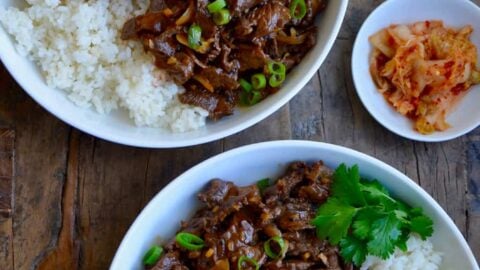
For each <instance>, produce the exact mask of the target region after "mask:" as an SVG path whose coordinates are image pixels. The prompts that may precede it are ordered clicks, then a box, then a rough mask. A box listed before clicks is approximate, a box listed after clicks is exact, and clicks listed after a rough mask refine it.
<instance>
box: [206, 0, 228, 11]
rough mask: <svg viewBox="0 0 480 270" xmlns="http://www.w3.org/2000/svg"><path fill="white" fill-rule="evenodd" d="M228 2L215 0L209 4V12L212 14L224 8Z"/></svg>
mask: <svg viewBox="0 0 480 270" xmlns="http://www.w3.org/2000/svg"><path fill="white" fill-rule="evenodd" d="M226 6H227V3H225V0H215V1H213V2H212V3H210V4H208V5H207V9H208V12H210V13H211V14H213V13H215V12H217V11H220V10H221V9H222V8H224V7H226Z"/></svg>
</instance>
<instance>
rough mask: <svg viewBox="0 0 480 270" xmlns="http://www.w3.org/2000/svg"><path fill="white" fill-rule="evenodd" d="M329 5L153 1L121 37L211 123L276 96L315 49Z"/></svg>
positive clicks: (266, 0) (311, 1)
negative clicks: (140, 49)
mask: <svg viewBox="0 0 480 270" xmlns="http://www.w3.org/2000/svg"><path fill="white" fill-rule="evenodd" d="M325 6H326V0H213V1H209V0H188V1H179V0H152V1H151V3H150V7H149V9H148V11H147V12H146V13H145V14H143V15H141V16H137V17H136V18H133V19H130V20H128V21H127V22H126V23H125V25H124V27H123V30H122V38H123V39H126V40H128V39H135V40H139V41H141V42H142V44H143V45H144V48H145V50H146V51H147V52H150V53H152V54H153V55H154V56H155V64H156V66H157V67H158V68H160V69H162V70H164V71H165V72H166V73H167V74H168V75H169V77H170V78H171V79H172V80H173V81H174V82H175V83H177V84H180V85H183V86H184V87H185V89H186V91H185V92H184V93H183V94H181V95H180V101H181V102H183V103H186V104H191V105H194V106H199V107H202V108H203V109H205V110H207V111H208V112H209V117H210V118H211V119H219V118H221V117H223V116H226V115H230V114H232V113H233V109H234V107H235V105H236V104H238V103H240V104H244V105H254V104H256V103H258V102H259V101H260V100H262V99H264V98H265V97H267V96H268V95H270V94H272V93H275V92H276V91H278V89H279V87H280V86H281V84H282V83H283V81H284V80H285V77H286V73H287V72H288V71H289V70H291V69H292V68H293V67H294V66H295V65H297V64H298V63H299V62H300V61H301V60H302V58H303V57H304V56H305V54H306V53H307V52H308V51H309V50H310V49H311V48H312V47H313V46H314V45H315V42H316V27H315V26H314V19H315V17H316V15H317V14H318V13H319V12H320V11H321V10H323V9H324V8H325Z"/></svg>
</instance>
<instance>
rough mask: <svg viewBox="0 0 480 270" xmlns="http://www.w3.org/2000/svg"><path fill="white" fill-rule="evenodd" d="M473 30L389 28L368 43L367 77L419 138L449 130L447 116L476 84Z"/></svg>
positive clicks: (429, 24)
mask: <svg viewBox="0 0 480 270" xmlns="http://www.w3.org/2000/svg"><path fill="white" fill-rule="evenodd" d="M472 32H473V28H472V27H471V26H470V25H467V26H465V27H462V28H460V29H454V28H450V27H445V26H444V24H443V22H442V21H423V22H416V23H414V24H409V25H391V26H389V27H387V28H385V29H382V30H380V31H379V32H377V33H376V34H374V35H372V36H371V37H370V38H369V41H370V43H371V44H372V46H373V48H374V49H373V52H372V54H371V56H370V73H371V75H372V78H373V80H374V82H375V84H376V86H377V88H378V90H379V91H380V93H382V94H383V96H384V97H385V99H386V100H387V101H388V102H389V103H390V104H391V105H392V106H393V107H394V108H395V110H396V111H397V112H399V113H401V114H402V115H405V116H407V117H409V118H410V119H412V120H413V121H414V128H415V130H417V131H418V132H420V133H422V134H430V133H433V132H435V131H443V130H446V129H447V128H449V124H448V123H447V121H446V119H445V118H446V116H447V115H448V113H449V112H451V111H452V110H453V108H454V107H455V105H456V104H457V103H458V102H459V100H460V99H461V98H462V97H463V96H464V95H465V94H466V93H467V91H468V89H469V88H470V86H472V85H474V84H478V83H480V73H479V71H478V70H479V69H478V68H477V48H476V47H475V45H474V44H473V43H472V42H471V41H470V35H471V34H472Z"/></svg>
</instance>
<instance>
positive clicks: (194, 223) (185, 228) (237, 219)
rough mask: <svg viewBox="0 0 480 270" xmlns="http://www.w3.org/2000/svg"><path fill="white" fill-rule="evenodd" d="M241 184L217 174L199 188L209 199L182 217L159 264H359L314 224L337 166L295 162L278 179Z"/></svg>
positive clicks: (158, 267)
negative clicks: (185, 218) (342, 253)
mask: <svg viewBox="0 0 480 270" xmlns="http://www.w3.org/2000/svg"><path fill="white" fill-rule="evenodd" d="M265 181H267V183H268V180H262V181H260V182H259V183H258V184H253V185H250V186H245V187H239V186H236V185H234V184H233V183H232V182H228V181H223V180H220V179H214V180H212V181H211V182H210V183H209V184H208V186H207V187H206V189H205V190H204V191H202V192H201V193H199V194H198V199H199V200H200V201H201V202H202V203H203V205H204V206H203V207H202V208H201V209H199V210H198V211H197V212H196V213H195V215H194V216H193V217H192V218H191V219H190V220H189V221H186V222H182V224H181V229H180V231H179V233H178V234H177V235H176V237H175V238H174V239H172V240H170V241H169V242H168V243H167V244H166V245H165V246H164V251H165V253H164V254H163V255H162V256H161V257H160V258H159V259H158V261H155V262H153V263H152V264H151V265H150V266H148V267H149V268H150V269H154V270H174V269H175V270H183V269H199V270H204V269H205V270H207V269H213V270H229V269H232V270H235V269H238V270H243V269H271V270H273V269H292V270H295V269H297V270H309V269H330V270H340V269H354V267H353V265H351V264H347V263H345V262H344V261H343V259H342V258H341V256H340V255H339V251H338V247H336V246H332V245H330V244H329V243H328V241H326V240H320V239H319V238H318V237H317V236H316V229H315V227H314V226H313V225H312V224H311V220H312V218H313V217H314V216H315V211H316V209H317V207H318V206H319V205H321V204H322V203H324V202H325V201H326V200H327V198H328V197H329V194H330V185H331V182H332V171H331V170H330V169H329V168H327V167H326V166H324V165H323V163H322V162H316V163H313V164H311V165H307V164H306V163H303V162H295V163H292V164H290V166H289V168H288V169H287V171H286V173H285V174H284V175H283V176H282V177H280V178H279V179H278V180H277V181H275V183H274V184H272V185H265Z"/></svg>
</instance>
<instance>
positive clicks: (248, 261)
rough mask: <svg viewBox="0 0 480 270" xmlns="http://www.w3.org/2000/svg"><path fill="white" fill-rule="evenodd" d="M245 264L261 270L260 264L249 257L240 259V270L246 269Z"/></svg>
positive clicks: (238, 266) (238, 265)
mask: <svg viewBox="0 0 480 270" xmlns="http://www.w3.org/2000/svg"><path fill="white" fill-rule="evenodd" d="M244 264H247V265H251V266H254V267H255V270H258V269H260V265H259V264H258V262H257V261H256V260H254V259H252V258H250V257H247V256H241V257H240V258H239V259H238V264H237V268H238V270H242V269H246V268H244V267H243V265H244Z"/></svg>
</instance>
